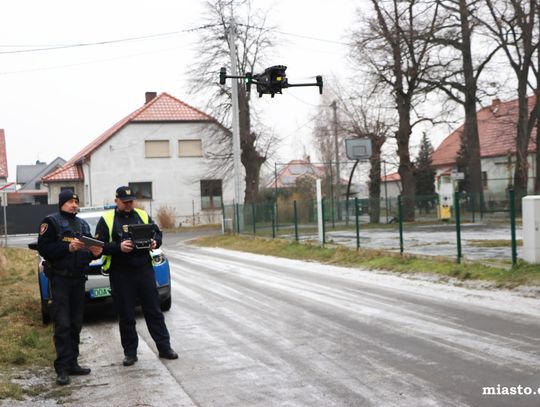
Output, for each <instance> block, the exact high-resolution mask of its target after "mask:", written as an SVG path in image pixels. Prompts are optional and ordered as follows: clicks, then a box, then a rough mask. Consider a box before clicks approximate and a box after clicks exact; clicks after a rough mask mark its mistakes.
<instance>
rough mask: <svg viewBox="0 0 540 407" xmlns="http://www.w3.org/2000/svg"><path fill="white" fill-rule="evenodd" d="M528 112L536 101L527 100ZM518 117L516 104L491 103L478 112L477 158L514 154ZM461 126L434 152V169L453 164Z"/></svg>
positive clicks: (532, 139) (511, 102)
mask: <svg viewBox="0 0 540 407" xmlns="http://www.w3.org/2000/svg"><path fill="white" fill-rule="evenodd" d="M528 102H529V111H530V110H531V109H532V107H533V105H534V102H535V98H534V96H531V97H529V99H528ZM517 115H518V100H517V99H516V100H511V101H509V102H500V101H499V100H497V99H496V100H494V101H493V103H492V104H491V106H489V107H485V108H483V109H481V110H480V111H479V112H478V113H477V118H478V136H479V139H480V156H481V157H482V158H485V157H497V156H504V155H507V154H508V153H509V152H511V153H515V151H516V142H515V138H516V131H517V128H516V122H517ZM463 127H464V126H463V125H461V126H460V127H459V128H458V129H456V130H454V131H453V132H452V133H450V135H449V136H448V137H446V138H445V139H444V140H443V142H442V143H441V145H440V146H439V147H437V149H436V150H435V151H434V152H433V156H432V159H433V165H434V166H437V167H439V166H442V165H449V164H450V165H451V164H454V163H455V162H456V155H457V153H458V151H459V146H460V134H461V132H462V131H463ZM535 140H536V128H535V129H534V130H533V133H532V135H531V140H530V142H529V147H528V151H529V152H534V151H535V147H536V146H535V142H534V141H535Z"/></svg>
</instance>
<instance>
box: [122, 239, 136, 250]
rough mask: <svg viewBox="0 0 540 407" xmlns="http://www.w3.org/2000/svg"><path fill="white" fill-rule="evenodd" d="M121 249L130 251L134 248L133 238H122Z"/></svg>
mask: <svg viewBox="0 0 540 407" xmlns="http://www.w3.org/2000/svg"><path fill="white" fill-rule="evenodd" d="M120 250H121V251H122V252H124V253H129V252H131V251H132V250H133V242H132V241H131V240H122V242H121V243H120Z"/></svg>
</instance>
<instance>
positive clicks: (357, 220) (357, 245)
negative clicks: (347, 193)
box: [354, 198, 360, 250]
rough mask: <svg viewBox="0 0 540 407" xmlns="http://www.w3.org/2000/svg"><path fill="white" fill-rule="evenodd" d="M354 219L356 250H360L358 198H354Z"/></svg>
mask: <svg viewBox="0 0 540 407" xmlns="http://www.w3.org/2000/svg"><path fill="white" fill-rule="evenodd" d="M354 217H355V219H356V250H358V249H359V248H360V220H359V219H358V217H359V216H358V198H354Z"/></svg>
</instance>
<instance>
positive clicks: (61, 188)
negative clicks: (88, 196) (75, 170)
mask: <svg viewBox="0 0 540 407" xmlns="http://www.w3.org/2000/svg"><path fill="white" fill-rule="evenodd" d="M67 189H70V190H72V191H73V192H75V193H77V192H76V191H75V187H71V186H68V187H60V192H62V191H65V190H67Z"/></svg>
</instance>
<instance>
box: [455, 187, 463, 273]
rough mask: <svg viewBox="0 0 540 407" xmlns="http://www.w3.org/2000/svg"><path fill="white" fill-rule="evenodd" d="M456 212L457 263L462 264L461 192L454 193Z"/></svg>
mask: <svg viewBox="0 0 540 407" xmlns="http://www.w3.org/2000/svg"><path fill="white" fill-rule="evenodd" d="M454 212H455V218H456V241H457V262H458V264H459V263H461V257H462V255H461V219H460V215H459V192H454Z"/></svg>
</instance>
